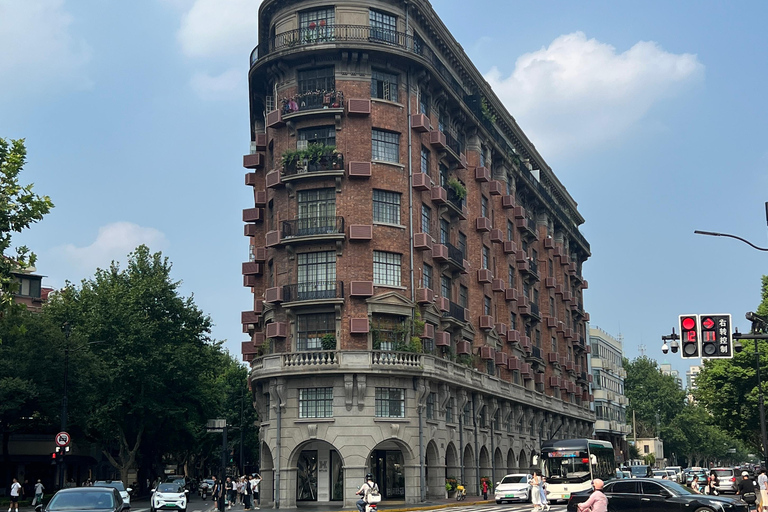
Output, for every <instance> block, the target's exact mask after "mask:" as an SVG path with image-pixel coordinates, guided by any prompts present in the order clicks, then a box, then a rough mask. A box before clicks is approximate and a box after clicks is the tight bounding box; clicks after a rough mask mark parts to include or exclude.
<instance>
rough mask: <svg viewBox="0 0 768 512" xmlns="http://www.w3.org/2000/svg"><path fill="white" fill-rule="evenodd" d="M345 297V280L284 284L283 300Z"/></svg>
mask: <svg viewBox="0 0 768 512" xmlns="http://www.w3.org/2000/svg"><path fill="white" fill-rule="evenodd" d="M343 298H344V282H343V281H312V282H307V283H296V284H287V285H285V286H283V300H284V301H285V302H293V301H299V300H323V299H343Z"/></svg>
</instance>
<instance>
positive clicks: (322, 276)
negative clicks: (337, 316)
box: [285, 251, 336, 302]
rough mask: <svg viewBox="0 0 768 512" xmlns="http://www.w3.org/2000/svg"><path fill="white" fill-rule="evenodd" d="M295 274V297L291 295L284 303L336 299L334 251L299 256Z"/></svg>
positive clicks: (307, 253)
mask: <svg viewBox="0 0 768 512" xmlns="http://www.w3.org/2000/svg"><path fill="white" fill-rule="evenodd" d="M297 273H298V283H297V284H296V291H295V296H293V294H291V296H290V297H286V298H285V300H286V301H289V302H290V301H292V300H317V299H332V298H334V297H336V251H323V252H306V253H301V254H299V255H298V272H297ZM291 291H292V292H293V290H291Z"/></svg>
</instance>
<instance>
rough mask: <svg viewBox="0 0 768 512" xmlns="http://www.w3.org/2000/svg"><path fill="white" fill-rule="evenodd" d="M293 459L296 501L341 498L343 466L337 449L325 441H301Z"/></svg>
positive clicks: (337, 499) (342, 497) (338, 499)
mask: <svg viewBox="0 0 768 512" xmlns="http://www.w3.org/2000/svg"><path fill="white" fill-rule="evenodd" d="M303 448H304V449H302V450H301V451H299V453H298V458H297V459H296V501H304V502H306V501H319V502H324V501H340V500H343V499H344V470H343V464H342V460H341V457H340V456H339V453H338V452H337V451H336V450H335V449H333V447H331V445H329V444H328V443H324V442H322V441H314V442H311V443H307V444H305V445H304V447H303Z"/></svg>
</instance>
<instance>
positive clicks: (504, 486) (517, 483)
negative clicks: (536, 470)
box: [494, 473, 532, 503]
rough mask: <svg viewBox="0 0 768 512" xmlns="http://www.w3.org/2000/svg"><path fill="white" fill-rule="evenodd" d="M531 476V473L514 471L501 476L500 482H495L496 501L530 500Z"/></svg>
mask: <svg viewBox="0 0 768 512" xmlns="http://www.w3.org/2000/svg"><path fill="white" fill-rule="evenodd" d="M531 478H532V477H531V475H526V474H524V473H514V474H511V475H507V476H505V477H504V478H502V479H501V482H496V489H494V498H496V503H503V502H505V501H509V502H512V501H530V499H531Z"/></svg>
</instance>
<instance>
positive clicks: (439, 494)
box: [425, 440, 446, 498]
mask: <svg viewBox="0 0 768 512" xmlns="http://www.w3.org/2000/svg"><path fill="white" fill-rule="evenodd" d="M425 457H426V458H425V464H426V468H425V472H426V481H427V497H428V498H443V497H444V496H445V478H446V477H445V465H444V464H441V463H440V453H439V452H438V450H437V443H435V441H434V440H432V441H430V442H429V443H427V449H426V453H425Z"/></svg>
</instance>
